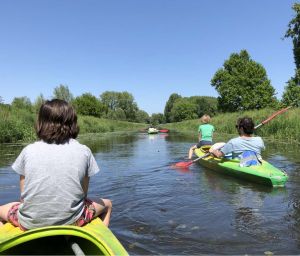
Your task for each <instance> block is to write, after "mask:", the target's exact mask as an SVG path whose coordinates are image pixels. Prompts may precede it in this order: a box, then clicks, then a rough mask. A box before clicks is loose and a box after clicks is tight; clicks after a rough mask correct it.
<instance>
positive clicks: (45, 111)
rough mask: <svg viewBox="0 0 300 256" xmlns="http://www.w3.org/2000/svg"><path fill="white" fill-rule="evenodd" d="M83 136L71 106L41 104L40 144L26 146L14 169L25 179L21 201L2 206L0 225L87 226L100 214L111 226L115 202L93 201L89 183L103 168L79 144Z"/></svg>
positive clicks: (89, 152)
mask: <svg viewBox="0 0 300 256" xmlns="http://www.w3.org/2000/svg"><path fill="white" fill-rule="evenodd" d="M78 132H79V128H78V126H77V115H76V112H75V110H74V109H73V107H72V106H71V105H69V104H68V103H67V102H65V101H63V100H58V99H54V100H51V101H46V102H45V103H44V104H43V105H42V106H41V108H40V111H39V115H38V121H37V125H36V133H37V136H38V138H39V139H40V140H39V141H37V142H35V143H32V144H30V145H28V146H26V147H25V148H24V149H23V150H22V152H21V154H20V155H19V156H18V158H17V159H16V161H15V162H14V164H13V165H12V168H13V170H14V171H16V172H17V173H18V174H19V175H20V190H21V202H12V203H8V204H6V205H2V206H0V225H1V224H3V223H4V222H10V223H12V224H13V225H14V226H19V227H20V228H21V229H23V230H27V229H33V228H38V227H43V226H51V225H68V224H71V225H77V226H83V225H85V224H86V223H88V222H90V221H91V220H92V219H93V218H96V217H97V216H100V215H101V218H102V220H103V223H104V224H105V225H106V226H108V225H109V220H110V215H111V211H112V203H111V201H110V200H108V199H100V200H99V202H93V201H91V200H89V199H88V198H87V193H88V187H89V179H90V177H91V176H93V175H95V174H96V173H98V172H99V167H98V165H97V163H96V160H95V158H94V156H93V154H92V152H91V150H90V149H89V148H88V147H87V146H85V145H82V144H80V143H79V142H78V141H77V140H75V139H76V137H77V135H78Z"/></svg>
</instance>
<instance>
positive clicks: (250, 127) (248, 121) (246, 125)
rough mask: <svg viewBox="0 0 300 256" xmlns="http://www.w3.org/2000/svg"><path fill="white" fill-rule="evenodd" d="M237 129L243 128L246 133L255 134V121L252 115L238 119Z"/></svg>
mask: <svg viewBox="0 0 300 256" xmlns="http://www.w3.org/2000/svg"><path fill="white" fill-rule="evenodd" d="M236 128H237V129H240V128H243V131H244V133H246V134H253V132H254V122H253V120H252V118H250V117H242V118H239V119H238V120H237V125H236Z"/></svg>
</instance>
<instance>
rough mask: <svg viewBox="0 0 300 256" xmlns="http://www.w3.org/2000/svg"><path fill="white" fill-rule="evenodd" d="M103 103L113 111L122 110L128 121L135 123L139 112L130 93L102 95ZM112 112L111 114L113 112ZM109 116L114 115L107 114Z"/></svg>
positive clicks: (106, 93)
mask: <svg viewBox="0 0 300 256" xmlns="http://www.w3.org/2000/svg"><path fill="white" fill-rule="evenodd" d="M100 99H101V102H102V103H103V104H104V105H105V106H106V107H107V109H108V110H109V109H110V110H111V111H116V109H118V108H119V109H122V110H123V111H124V113H125V116H126V120H127V121H135V119H136V112H137V111H138V107H137V104H136V103H135V101H134V97H133V96H132V94H131V93H129V92H126V91H125V92H114V91H106V92H104V93H102V94H101V95H100ZM111 111H110V112H111ZM107 116H113V114H112V113H109V115H108V113H107Z"/></svg>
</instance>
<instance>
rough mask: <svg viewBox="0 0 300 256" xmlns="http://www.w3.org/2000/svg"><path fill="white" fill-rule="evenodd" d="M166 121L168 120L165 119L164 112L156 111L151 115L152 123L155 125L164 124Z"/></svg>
mask: <svg viewBox="0 0 300 256" xmlns="http://www.w3.org/2000/svg"><path fill="white" fill-rule="evenodd" d="M165 122H166V119H165V116H164V114H162V113H154V114H152V115H151V118H150V123H151V124H152V125H153V126H156V125H158V124H163V123H165Z"/></svg>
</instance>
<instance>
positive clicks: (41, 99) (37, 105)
mask: <svg viewBox="0 0 300 256" xmlns="http://www.w3.org/2000/svg"><path fill="white" fill-rule="evenodd" d="M44 102H45V98H44V95H43V94H42V93H41V94H40V95H39V96H37V98H36V99H35V101H34V104H33V106H34V109H35V111H36V112H38V111H39V109H40V107H41V106H42V104H43V103H44Z"/></svg>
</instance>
